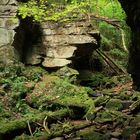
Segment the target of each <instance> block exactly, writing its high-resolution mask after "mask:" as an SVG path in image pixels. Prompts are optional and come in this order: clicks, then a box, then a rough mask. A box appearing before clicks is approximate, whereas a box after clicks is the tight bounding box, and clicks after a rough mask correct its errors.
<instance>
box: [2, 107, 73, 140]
mask: <svg viewBox="0 0 140 140" xmlns="http://www.w3.org/2000/svg"><path fill="white" fill-rule="evenodd" d="M70 112H71V111H70V110H69V109H61V110H58V111H55V112H43V113H39V114H36V115H34V116H32V117H24V118H21V119H18V120H14V121H9V122H8V123H6V124H1V126H0V139H7V138H9V139H13V138H14V137H15V136H16V135H17V134H18V135H20V134H22V133H23V132H24V131H30V134H31V135H33V132H32V130H31V128H33V127H35V126H34V124H35V123H36V122H43V121H44V120H45V122H48V123H49V124H50V123H52V122H54V121H57V120H61V119H63V118H64V117H67V116H70ZM46 116H47V118H46ZM44 118H45V119H44ZM27 122H28V123H27ZM29 122H30V124H29ZM42 127H43V126H42Z"/></svg>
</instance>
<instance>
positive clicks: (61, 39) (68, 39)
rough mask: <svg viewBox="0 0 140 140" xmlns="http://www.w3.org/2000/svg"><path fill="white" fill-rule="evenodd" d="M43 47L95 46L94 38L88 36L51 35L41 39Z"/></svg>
mask: <svg viewBox="0 0 140 140" xmlns="http://www.w3.org/2000/svg"><path fill="white" fill-rule="evenodd" d="M43 41H44V45H48V43H49V44H50V45H51V43H52V44H54V43H55V44H58V45H59V44H63V45H64V44H71V45H78V44H87V43H88V44H89V43H92V44H97V41H96V40H95V38H93V37H91V36H88V35H76V36H75V35H51V36H45V37H44V38H43Z"/></svg>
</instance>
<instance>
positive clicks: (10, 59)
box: [0, 46, 16, 66]
mask: <svg viewBox="0 0 140 140" xmlns="http://www.w3.org/2000/svg"><path fill="white" fill-rule="evenodd" d="M15 59H16V55H15V49H14V48H13V47H11V46H4V47H0V66H6V65H11V64H13V63H14V61H15Z"/></svg>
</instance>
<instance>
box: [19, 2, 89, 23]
mask: <svg viewBox="0 0 140 140" xmlns="http://www.w3.org/2000/svg"><path fill="white" fill-rule="evenodd" d="M87 7H89V2H88V1H87V0H85V1H81V2H79V1H78V0H71V2H70V3H69V2H67V1H62V2H61V1H59V2H53V1H51V2H46V0H40V1H39V2H37V1H34V0H31V1H29V2H27V3H20V5H19V8H18V10H19V13H18V14H19V15H20V16H21V17H22V18H26V17H33V19H34V21H38V22H39V21H44V20H49V21H50V20H51V21H67V20H70V19H72V18H76V17H77V16H78V15H79V14H80V13H84V12H86V10H85V9H88V8H87Z"/></svg>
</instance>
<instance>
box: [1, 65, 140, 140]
mask: <svg viewBox="0 0 140 140" xmlns="http://www.w3.org/2000/svg"><path fill="white" fill-rule="evenodd" d="M76 76H78V72H77V71H76V70H73V69H70V68H67V67H66V68H65V67H64V68H62V69H60V70H58V71H56V72H53V73H51V74H50V73H48V72H47V71H46V70H44V69H42V68H40V67H33V66H32V67H28V68H25V67H23V66H19V65H15V66H14V67H13V66H12V67H9V68H3V69H1V72H0V100H1V102H0V140H12V139H14V140H139V139H140V123H139V122H140V113H139V111H140V93H139V92H136V91H134V90H133V89H132V80H131V77H130V75H128V74H126V75H119V76H112V77H103V76H102V75H101V74H93V75H90V76H89V77H90V78H88V79H86V80H85V79H82V80H81V79H80V80H77V77H76ZM81 83H82V84H81ZM83 83H84V84H85V83H88V84H87V85H90V86H81V85H84V84H83Z"/></svg>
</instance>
